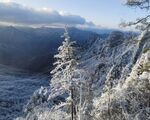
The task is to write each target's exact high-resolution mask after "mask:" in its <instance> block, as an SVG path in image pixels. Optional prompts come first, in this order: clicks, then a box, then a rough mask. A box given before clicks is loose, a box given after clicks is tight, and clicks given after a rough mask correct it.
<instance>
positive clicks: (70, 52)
mask: <svg viewBox="0 0 150 120" xmlns="http://www.w3.org/2000/svg"><path fill="white" fill-rule="evenodd" d="M64 38H65V39H64V41H63V43H62V46H60V47H59V48H58V54H57V55H55V56H54V58H55V59H56V62H55V63H54V65H55V66H56V67H55V68H54V70H52V71H51V74H52V79H51V86H52V89H54V91H56V92H57V90H58V91H59V93H60V92H61V91H67V92H68V93H69V95H70V100H69V101H70V103H71V118H72V120H73V118H74V116H75V114H76V110H75V107H74V87H75V85H74V82H73V73H74V71H75V69H76V65H77V61H76V59H75V51H76V49H75V47H73V45H74V44H75V42H74V41H71V40H70V36H69V33H68V30H67V28H65V33H64Z"/></svg>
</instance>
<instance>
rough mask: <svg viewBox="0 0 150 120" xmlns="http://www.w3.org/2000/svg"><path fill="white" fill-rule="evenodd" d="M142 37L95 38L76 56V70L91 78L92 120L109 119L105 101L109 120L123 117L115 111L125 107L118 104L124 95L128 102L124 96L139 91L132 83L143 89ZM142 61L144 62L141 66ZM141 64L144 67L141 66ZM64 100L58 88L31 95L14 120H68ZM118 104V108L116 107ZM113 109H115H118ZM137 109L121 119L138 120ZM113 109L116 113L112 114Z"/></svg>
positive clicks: (146, 48) (146, 44) (148, 44)
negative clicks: (77, 60) (21, 112)
mask: <svg viewBox="0 0 150 120" xmlns="http://www.w3.org/2000/svg"><path fill="white" fill-rule="evenodd" d="M146 35H147V34H143V35H141V36H140V37H139V38H138V37H136V36H130V35H127V34H123V33H121V32H118V31H115V32H113V33H112V34H111V35H110V36H109V37H108V38H107V39H105V40H100V39H97V40H95V41H93V43H91V45H90V47H89V48H88V49H86V50H85V51H84V52H82V53H80V54H81V59H80V65H79V67H80V68H82V69H83V68H84V69H85V70H86V71H89V77H92V78H93V92H94V97H93V101H94V104H93V119H94V120H95V119H96V120H97V119H102V120H107V119H110V118H108V117H110V116H109V115H108V114H107V110H108V108H107V107H108V103H109V102H110V101H108V100H111V102H110V104H111V108H113V109H111V110H112V114H113V117H114V118H112V120H120V118H115V117H116V115H117V114H118V116H117V117H121V118H122V116H123V115H122V114H119V113H120V111H119V110H120V109H121V110H125V109H124V108H121V107H123V106H121V105H120V104H121V103H122V102H123V105H125V104H126V102H124V101H122V102H120V98H122V97H123V96H125V97H127V98H125V99H128V97H129V96H127V95H126V94H124V93H127V94H128V92H131V93H132V90H133V91H134V89H139V90H140V88H138V87H136V88H135V86H136V84H141V86H142V87H145V86H144V84H143V83H142V82H140V81H141V80H143V78H144V80H145V82H148V83H149V81H148V80H149V79H150V78H149V64H150V63H149V60H150V58H149V57H150V56H149V48H150V39H149V37H146ZM142 39H143V40H144V41H145V42H144V44H143V47H144V49H143V51H142V50H141V51H140V52H139V51H138V50H139V49H138V45H139V44H138V43H139V41H140V40H142ZM140 49H141V48H140ZM137 51H138V52H137ZM137 53H138V54H137ZM137 55H138V56H137ZM135 56H136V57H137V61H136V64H134V62H135V61H134V60H135ZM143 59H144V60H143ZM142 60H143V61H144V62H142V63H141V61H142ZM139 63H141V65H142V66H143V69H140V71H142V73H141V74H140V75H139V72H138V71H139V69H138V67H137V66H139ZM145 64H146V65H147V66H145ZM147 69H148V70H147ZM134 71H136V72H134ZM145 71H146V72H145ZM134 73H136V76H137V77H136V78H134V80H135V81H136V82H134V81H133V84H131V86H130V83H131V82H132V80H131V78H132V77H134ZM110 76H111V77H110ZM110 78H111V80H112V82H113V85H112V86H111V87H112V88H111V91H109V92H110V93H109V92H108V90H105V88H107V81H109V79H110ZM138 80H140V81H138ZM146 89H147V88H146ZM128 90H130V91H128ZM110 94H112V96H113V98H111V99H109V96H108V95H110ZM145 94H147V93H145V92H143V95H145ZM131 96H132V95H131ZM66 98H67V94H66V93H65V91H60V89H59V91H57V90H55V91H51V88H50V87H44V88H41V89H39V90H37V91H36V92H35V93H34V95H33V97H32V99H31V100H30V102H29V103H28V104H27V106H26V108H25V109H24V116H22V117H20V118H18V119H17V120H34V119H38V120H70V112H69V108H68V103H67V102H66ZM129 100H132V99H129ZM132 102H133V103H134V102H136V103H138V101H136V98H135V101H132ZM139 102H141V101H139ZM118 103H119V105H120V106H119V105H118ZM145 103H146V104H147V101H145ZM134 105H135V104H134ZM137 105H138V104H137ZM117 106H119V108H118V107H117ZM135 106H136V105H135ZM144 107H145V106H144ZM115 108H116V109H115ZM133 108H134V107H133ZM139 109H140V105H139V106H138V108H135V109H132V110H133V114H130V113H129V111H125V116H124V117H123V120H142V119H141V118H140V117H141V115H139V114H142V115H144V114H143V113H142V111H140V112H139V113H137V111H138V110H139ZM146 109H147V108H146ZM146 109H145V110H146ZM148 109H149V108H148ZM113 110H114V111H115V110H116V111H115V112H113ZM143 110H144V109H143ZM136 113H137V114H136ZM146 114H147V113H146ZM130 115H131V116H130ZM138 115H139V117H138V119H135V116H136V117H137V116H138ZM144 117H145V118H146V119H144V120H147V116H144ZM86 120H87V119H86Z"/></svg>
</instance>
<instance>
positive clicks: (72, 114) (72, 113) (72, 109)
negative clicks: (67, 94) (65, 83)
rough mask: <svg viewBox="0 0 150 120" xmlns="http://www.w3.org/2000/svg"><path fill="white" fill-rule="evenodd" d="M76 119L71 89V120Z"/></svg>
mask: <svg viewBox="0 0 150 120" xmlns="http://www.w3.org/2000/svg"><path fill="white" fill-rule="evenodd" d="M73 117H74V105H73V88H72V87H71V120H73Z"/></svg>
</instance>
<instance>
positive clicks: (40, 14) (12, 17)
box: [0, 2, 94, 26]
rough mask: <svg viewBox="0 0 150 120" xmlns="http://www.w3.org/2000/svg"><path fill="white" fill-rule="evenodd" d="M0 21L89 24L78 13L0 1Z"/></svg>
mask: <svg viewBox="0 0 150 120" xmlns="http://www.w3.org/2000/svg"><path fill="white" fill-rule="evenodd" d="M0 22H5V23H13V24H22V25H63V24H67V25H89V26H94V24H93V23H92V22H87V21H86V19H85V18H83V17H81V16H78V15H70V14H62V13H60V12H58V11H56V10H50V9H47V8H44V9H34V8H29V7H26V6H22V5H20V4H17V3H12V2H5V3H4V2H1V3H0Z"/></svg>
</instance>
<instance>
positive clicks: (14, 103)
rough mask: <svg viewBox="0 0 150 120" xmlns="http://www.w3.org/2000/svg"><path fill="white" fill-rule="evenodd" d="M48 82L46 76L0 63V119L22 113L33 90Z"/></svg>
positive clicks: (7, 118)
mask: <svg viewBox="0 0 150 120" xmlns="http://www.w3.org/2000/svg"><path fill="white" fill-rule="evenodd" d="M48 84H49V78H48V76H44V75H33V74H32V75H31V74H29V73H27V72H24V71H20V70H17V69H13V68H9V67H6V66H4V65H0V120H13V118H16V117H18V116H20V115H21V114H22V109H23V106H24V105H25V104H27V102H28V100H29V99H30V96H32V94H33V92H34V91H35V90H36V89H38V88H40V87H41V86H47V85H48Z"/></svg>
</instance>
